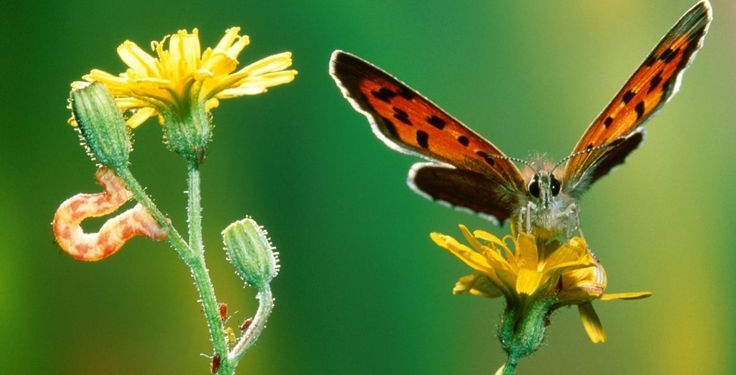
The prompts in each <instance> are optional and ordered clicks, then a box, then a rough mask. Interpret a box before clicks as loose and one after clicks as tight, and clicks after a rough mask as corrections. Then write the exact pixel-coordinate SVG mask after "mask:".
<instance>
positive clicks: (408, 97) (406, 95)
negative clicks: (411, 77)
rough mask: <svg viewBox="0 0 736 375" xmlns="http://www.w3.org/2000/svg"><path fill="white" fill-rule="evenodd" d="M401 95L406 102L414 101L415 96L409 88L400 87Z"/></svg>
mask: <svg viewBox="0 0 736 375" xmlns="http://www.w3.org/2000/svg"><path fill="white" fill-rule="evenodd" d="M399 95H401V97H402V98H404V99H406V100H412V99H414V95H415V94H414V91H411V90H410V89H409V88H408V87H404V86H399Z"/></svg>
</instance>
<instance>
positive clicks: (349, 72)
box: [330, 51, 524, 203]
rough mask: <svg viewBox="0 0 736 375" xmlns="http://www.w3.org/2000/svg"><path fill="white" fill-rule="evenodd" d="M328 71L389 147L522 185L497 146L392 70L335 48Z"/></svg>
mask: <svg viewBox="0 0 736 375" xmlns="http://www.w3.org/2000/svg"><path fill="white" fill-rule="evenodd" d="M330 73H331V75H332V76H333V78H335V81H336V82H337V84H338V86H340V89H341V90H342V92H343V95H344V96H345V97H346V98H347V99H348V100H350V102H351V103H352V104H353V106H354V107H355V109H357V110H358V111H360V112H362V113H364V114H365V115H366V116H367V117H368V118H369V120H370V122H371V124H372V126H373V131H374V132H375V133H376V135H377V136H378V137H379V138H380V139H382V140H383V141H384V142H385V143H386V144H387V145H388V146H389V147H391V148H393V149H396V150H398V151H402V152H407V153H413V154H418V155H420V156H423V157H425V158H427V159H429V160H433V161H439V162H442V163H445V164H449V165H452V166H454V167H456V168H458V169H463V170H471V171H475V172H479V173H482V174H483V175H485V176H486V177H487V178H488V179H490V180H491V181H495V182H496V183H497V184H504V186H512V187H514V188H515V189H517V190H521V189H523V185H524V182H523V179H522V177H521V174H520V172H519V170H518V168H517V167H516V165H514V163H513V162H511V161H510V160H508V159H507V158H506V157H505V156H504V154H503V153H502V152H501V151H500V150H499V149H498V148H496V147H495V146H493V145H492V144H491V143H490V142H488V141H487V140H485V139H484V138H483V137H481V136H480V135H478V134H476V133H475V132H474V131H472V130H470V129H468V128H467V127H466V126H465V125H463V124H462V123H460V122H459V121H458V120H456V119H455V118H453V117H452V116H450V115H449V114H447V113H446V112H445V111H443V110H441V109H440V108H439V107H437V106H436V105H435V104H433V103H432V102H430V101H429V100H428V99H426V98H425V97H423V96H422V95H420V94H419V93H417V92H416V91H414V90H412V89H411V88H409V87H408V86H407V85H405V84H404V83H402V82H400V81H399V80H397V79H396V78H394V77H392V76H391V75H389V74H388V73H386V72H384V71H382V70H381V69H379V68H377V67H375V66H373V65H372V64H370V63H368V62H367V61H364V60H362V59H360V58H358V57H356V56H354V55H351V54H349V53H346V52H342V51H335V52H334V53H333V54H332V59H331V63H330ZM450 203H453V202H450Z"/></svg>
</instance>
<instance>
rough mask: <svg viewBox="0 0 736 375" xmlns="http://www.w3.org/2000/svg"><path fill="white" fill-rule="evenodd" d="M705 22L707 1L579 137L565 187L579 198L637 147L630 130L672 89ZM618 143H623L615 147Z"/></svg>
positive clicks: (675, 29) (679, 24)
mask: <svg viewBox="0 0 736 375" xmlns="http://www.w3.org/2000/svg"><path fill="white" fill-rule="evenodd" d="M710 20H711V9H710V5H709V4H708V2H707V1H701V2H700V3H698V4H696V5H695V6H693V7H692V8H691V9H690V10H689V11H688V12H687V13H685V15H683V16H682V18H680V20H679V21H678V22H677V23H676V24H675V26H673V27H672V29H670V31H669V32H668V33H667V34H665V36H664V38H662V40H661V41H660V42H659V44H658V45H657V46H656V47H655V48H654V50H653V51H652V52H651V53H650V54H649V56H648V57H647V58H646V59H645V60H644V62H643V63H642V64H641V66H640V67H639V68H638V69H637V70H636V72H634V74H633V75H632V76H631V78H629V80H628V81H627V82H626V84H625V85H624V87H623V88H622V89H621V90H620V91H619V93H618V94H617V95H616V97H614V99H613V101H612V102H611V103H610V104H609V105H608V107H606V109H604V110H603V112H602V113H601V114H600V115H599V116H598V118H596V119H595V121H593V123H592V124H591V125H590V126H589V127H588V129H587V130H586V131H585V133H584V134H583V136H582V138H581V139H580V141H578V143H577V145H576V146H575V148H574V149H573V151H572V153H571V157H570V158H569V159H568V160H567V164H566V166H565V176H564V180H563V181H564V186H563V189H564V190H565V191H567V192H569V193H571V194H572V195H575V196H579V195H580V194H582V192H584V191H585V190H587V188H588V187H589V186H590V184H591V183H592V182H593V181H595V180H597V179H598V178H600V177H601V176H603V175H605V174H606V173H607V172H608V171H609V170H610V169H611V168H613V167H614V166H616V165H617V164H620V163H622V162H623V161H624V158H625V157H626V156H627V155H628V154H629V153H630V152H632V151H633V150H634V149H635V148H636V147H632V145H634V144H636V145H638V144H639V143H640V142H641V137H640V136H639V135H635V134H634V132H637V131H638V130H637V129H639V128H640V127H641V126H642V125H643V124H644V122H645V121H646V120H647V119H648V118H649V117H650V116H651V115H652V114H654V113H655V112H656V111H657V110H659V109H660V108H661V107H662V106H663V105H664V104H665V103H666V102H667V101H668V100H669V99H670V98H672V96H673V95H674V94H675V93H676V92H677V89H678V87H679V85H680V79H681V76H682V73H683V71H684V70H685V68H687V66H688V65H689V64H690V62H691V61H692V60H693V58H694V56H695V53H696V52H697V51H698V49H699V48H700V47H701V46H702V44H703V38H704V37H705V34H706V32H707V30H708V26H709V24H710ZM631 136H633V138H631V139H628V138H629V137H631ZM641 136H643V134H642V135H641ZM627 139H628V140H627ZM621 146H625V147H624V148H623V149H620V150H617V149H616V148H617V147H621Z"/></svg>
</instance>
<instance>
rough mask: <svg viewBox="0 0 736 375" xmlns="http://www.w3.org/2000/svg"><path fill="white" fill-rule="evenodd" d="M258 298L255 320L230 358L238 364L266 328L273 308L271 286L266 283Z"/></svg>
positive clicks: (234, 348)
mask: <svg viewBox="0 0 736 375" xmlns="http://www.w3.org/2000/svg"><path fill="white" fill-rule="evenodd" d="M256 298H258V311H256V315H255V316H254V317H253V321H252V322H251V324H250V326H249V327H248V329H247V330H246V331H245V332H244V333H243V336H242V337H241V338H240V340H239V341H238V343H237V344H236V345H235V347H233V350H232V351H231V352H230V356H229V359H230V360H231V361H232V363H233V364H237V363H238V362H239V361H240V359H241V358H243V355H245V353H246V352H248V350H249V349H250V348H251V347H253V344H255V343H256V341H257V340H258V337H259V336H260V335H261V332H263V329H264V328H266V321H267V320H268V317H269V316H270V315H271V311H272V310H273V295H272V294H271V287H270V286H268V285H266V286H265V287H263V289H261V290H260V291H259V292H258V295H257V297H256Z"/></svg>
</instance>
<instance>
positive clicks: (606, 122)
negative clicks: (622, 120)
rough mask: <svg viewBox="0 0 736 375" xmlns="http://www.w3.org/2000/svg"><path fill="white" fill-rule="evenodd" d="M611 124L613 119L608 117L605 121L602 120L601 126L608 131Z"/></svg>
mask: <svg viewBox="0 0 736 375" xmlns="http://www.w3.org/2000/svg"><path fill="white" fill-rule="evenodd" d="M611 124H613V117H611V116H608V117H606V119H605V120H603V126H605V127H606V129H608V127H609V126H611Z"/></svg>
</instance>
